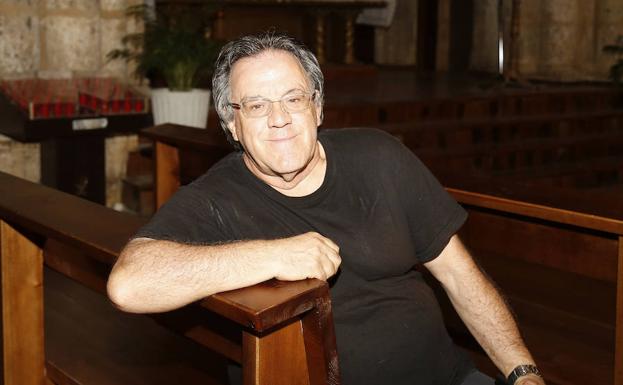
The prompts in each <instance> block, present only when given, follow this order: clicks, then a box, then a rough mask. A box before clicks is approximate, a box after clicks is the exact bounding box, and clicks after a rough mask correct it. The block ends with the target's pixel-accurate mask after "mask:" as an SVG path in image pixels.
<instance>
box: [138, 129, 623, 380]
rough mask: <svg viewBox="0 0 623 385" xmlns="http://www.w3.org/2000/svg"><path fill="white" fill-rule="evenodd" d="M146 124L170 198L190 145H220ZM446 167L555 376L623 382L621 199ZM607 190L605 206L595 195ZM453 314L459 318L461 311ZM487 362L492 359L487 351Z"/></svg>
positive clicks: (471, 241) (488, 259)
mask: <svg viewBox="0 0 623 385" xmlns="http://www.w3.org/2000/svg"><path fill="white" fill-rule="evenodd" d="M144 134H145V135H146V136H148V137H150V138H152V139H153V140H154V141H155V142H156V147H157V148H158V146H160V148H165V149H167V151H166V154H169V156H168V158H167V159H166V162H160V163H158V161H157V164H159V166H158V170H157V175H161V174H165V175H166V177H164V178H163V177H160V178H159V179H157V180H158V183H157V188H158V189H162V190H161V191H162V192H163V195H162V196H163V199H166V198H167V196H168V195H167V194H168V192H170V191H173V190H174V189H176V188H177V186H178V185H179V184H180V176H179V172H180V171H182V172H183V171H184V169H185V168H186V167H187V165H185V164H184V163H183V162H182V164H181V165H180V158H183V156H180V154H183V153H184V152H185V149H186V148H192V149H193V151H199V152H203V153H206V154H207V153H208V152H210V151H212V150H213V149H214V148H215V147H219V146H221V145H222V139H219V138H218V137H215V136H213V135H212V136H211V135H210V134H209V133H207V132H204V131H201V130H196V129H192V128H188V127H181V126H174V125H164V126H157V127H152V128H149V129H147V130H145V131H144ZM221 151H227V150H225V149H221ZM170 154H173V156H170ZM188 169H189V170H190V169H193V168H192V167H188ZM163 170H164V171H166V172H163ZM198 170H199V169H198V168H194V171H193V172H196V171H198ZM196 176H198V175H187V176H186V178H187V179H192V177H196ZM440 177H441V180H442V182H444V185H446V186H447V188H448V191H450V193H451V194H453V195H454V197H455V198H456V199H457V200H458V201H459V202H460V203H461V204H463V205H464V206H465V207H466V208H467V209H468V211H469V212H470V219H469V220H468V222H467V224H466V225H465V226H464V228H463V229H462V230H461V236H462V237H463V239H464V240H465V242H466V244H467V245H468V247H469V248H470V249H471V250H472V251H473V252H474V255H475V257H476V258H477V259H478V260H479V261H480V263H481V264H482V265H483V266H484V268H485V269H486V271H487V272H488V273H489V274H490V275H491V276H492V277H493V279H494V280H495V281H497V282H498V284H499V285H500V286H501V287H502V289H503V290H504V291H505V292H506V293H508V297H509V300H510V302H511V304H512V305H513V307H514V309H515V310H516V312H517V315H518V321H519V324H520V327H521V329H522V330H523V332H524V334H525V336H526V339H527V341H528V344H529V346H530V347H531V349H532V350H533V352H534V354H535V356H536V357H537V360H538V361H539V363H540V364H541V365H542V367H543V371H544V372H545V375H546V378H547V379H548V381H549V383H550V384H559V385H563V384H564V385H567V384H569V385H570V384H577V383H590V384H595V385H597V384H599V385H601V384H604V385H605V384H608V385H610V384H615V385H623V203H622V202H620V201H619V203H616V202H615V201H613V200H612V196H609V198H607V199H606V197H605V195H601V196H599V197H595V198H596V199H591V198H592V197H588V198H587V197H585V196H582V195H581V194H579V193H576V194H573V193H570V192H569V191H563V190H556V189H551V190H549V191H535V190H534V189H532V188H530V186H529V185H517V186H512V188H511V186H510V185H505V186H498V187H495V186H493V185H492V184H491V183H490V180H489V179H486V178H485V179H480V180H479V179H477V178H469V179H467V180H461V179H458V178H456V176H455V175H450V176H448V175H440ZM600 197H604V199H603V201H602V202H603V203H602V204H603V206H598V205H595V200H597V201H600V199H599V198H600ZM608 199H609V200H608ZM608 202H610V203H608ZM610 210H614V211H613V212H611V211H610ZM613 213H615V214H613ZM616 213H618V214H616ZM518 277H519V278H518ZM449 317H453V316H452V315H449ZM454 317H456V316H454ZM448 323H449V327H451V328H454V327H455V324H456V321H455V320H454V321H453V320H449V322H448ZM454 335H455V337H457V338H459V339H461V338H463V337H462V336H461V335H458V334H457V333H455V334H454ZM466 346H470V347H473V346H472V345H470V344H469V343H467V344H466ZM476 357H477V358H478V354H477V353H476ZM479 363H480V364H481V365H482V366H481V367H482V368H485V369H486V368H488V367H490V366H491V364H490V363H487V362H486V359H482V358H481V359H479Z"/></svg>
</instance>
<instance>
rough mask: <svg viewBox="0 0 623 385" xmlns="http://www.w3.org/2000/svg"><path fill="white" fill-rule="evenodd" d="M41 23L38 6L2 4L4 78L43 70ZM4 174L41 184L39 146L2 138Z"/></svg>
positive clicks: (0, 152)
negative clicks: (40, 56) (41, 68)
mask: <svg viewBox="0 0 623 385" xmlns="http://www.w3.org/2000/svg"><path fill="white" fill-rule="evenodd" d="M39 21H40V18H39V8H38V6H37V4H36V3H35V2H20V1H1V2H0V58H2V59H0V78H11V77H32V76H33V75H34V73H35V71H36V70H37V69H38V68H39V28H40V22H39ZM0 124H1V123H0ZM0 171H2V172H6V173H9V174H13V175H15V176H18V177H21V178H24V179H28V180H31V181H33V182H38V181H39V180H40V170H39V145H38V144H37V143H20V142H16V141H13V140H11V139H10V138H8V137H6V136H4V135H0Z"/></svg>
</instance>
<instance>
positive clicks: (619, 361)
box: [614, 236, 623, 385]
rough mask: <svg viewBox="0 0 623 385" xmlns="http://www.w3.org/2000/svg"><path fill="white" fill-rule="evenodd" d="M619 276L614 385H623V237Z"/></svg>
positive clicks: (622, 239) (621, 239) (620, 247)
mask: <svg viewBox="0 0 623 385" xmlns="http://www.w3.org/2000/svg"><path fill="white" fill-rule="evenodd" d="M618 274H619V278H618V280H617V283H618V284H617V316H616V337H615V338H616V339H615V347H614V351H615V352H614V384H615V385H623V236H620V237H619V264H618Z"/></svg>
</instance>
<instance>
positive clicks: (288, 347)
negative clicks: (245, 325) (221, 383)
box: [242, 320, 310, 385]
mask: <svg viewBox="0 0 623 385" xmlns="http://www.w3.org/2000/svg"><path fill="white" fill-rule="evenodd" d="M243 333H244V334H243V337H242V351H243V353H242V354H243V358H242V367H243V374H242V376H243V383H244V385H310V383H309V375H308V370H307V359H306V357H305V344H304V341H303V326H302V322H301V321H300V320H297V321H294V322H292V323H290V324H288V325H286V326H284V327H282V328H280V329H277V330H275V331H273V332H271V333H268V334H266V335H263V336H256V335H253V334H250V333H248V332H243Z"/></svg>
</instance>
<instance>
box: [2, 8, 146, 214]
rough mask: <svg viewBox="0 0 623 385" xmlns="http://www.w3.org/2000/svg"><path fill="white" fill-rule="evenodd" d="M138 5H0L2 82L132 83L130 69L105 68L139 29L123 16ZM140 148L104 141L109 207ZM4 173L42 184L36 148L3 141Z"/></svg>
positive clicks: (131, 140) (120, 140)
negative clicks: (132, 152) (92, 79)
mask: <svg viewBox="0 0 623 385" xmlns="http://www.w3.org/2000/svg"><path fill="white" fill-rule="evenodd" d="M137 1H140V0H0V58H1V59H0V78H27V77H40V78H71V77H80V76H116V77H120V78H122V79H130V78H131V77H130V76H129V69H128V68H127V67H128V66H126V64H125V63H123V62H120V61H117V62H107V60H106V54H107V53H108V52H109V51H110V50H111V49H113V48H115V47H118V46H119V45H120V41H121V37H122V36H123V35H125V34H126V33H128V32H131V31H133V30H135V29H136V28H137V26H136V25H133V22H132V21H131V20H128V19H127V18H126V17H125V14H124V12H125V9H126V8H127V6H128V5H131V4H135V3H136V2H137ZM0 124H1V123H0ZM136 142H137V139H136V137H134V136H132V137H117V138H111V139H107V141H106V174H107V185H108V188H107V204H108V205H113V204H114V203H116V202H119V201H120V196H121V193H120V191H121V179H122V178H123V176H124V175H125V161H126V159H127V151H128V150H129V149H132V148H134V147H136ZM0 170H1V171H5V172H9V173H12V174H14V175H17V176H20V177H24V178H27V179H30V180H33V181H38V180H39V178H40V172H39V147H38V145H37V144H23V143H19V142H15V141H12V140H10V139H9V138H7V137H4V136H0Z"/></svg>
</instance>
